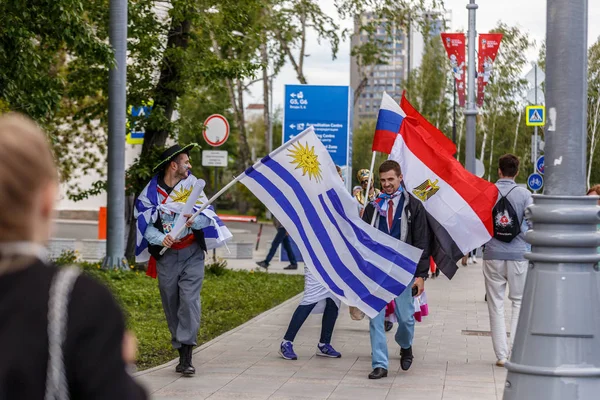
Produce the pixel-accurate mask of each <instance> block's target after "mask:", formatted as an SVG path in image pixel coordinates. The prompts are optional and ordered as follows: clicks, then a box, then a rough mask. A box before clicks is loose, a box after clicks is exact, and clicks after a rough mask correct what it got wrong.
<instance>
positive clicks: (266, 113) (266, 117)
mask: <svg viewBox="0 0 600 400" xmlns="http://www.w3.org/2000/svg"><path fill="white" fill-rule="evenodd" d="M264 40H265V42H264V43H263V44H262V45H261V46H260V53H261V58H262V63H263V71H262V75H263V105H264V108H263V122H264V124H265V150H266V151H265V154H268V153H269V150H270V145H269V144H270V140H271V134H272V133H271V112H270V111H271V108H270V104H269V93H270V85H269V54H268V52H267V43H266V38H265V39H264ZM252 162H254V160H252Z"/></svg>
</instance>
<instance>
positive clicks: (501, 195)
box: [498, 185, 518, 198]
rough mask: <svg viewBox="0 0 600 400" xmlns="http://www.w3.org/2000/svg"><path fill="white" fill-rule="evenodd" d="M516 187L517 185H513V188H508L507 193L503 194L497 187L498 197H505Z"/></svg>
mask: <svg viewBox="0 0 600 400" xmlns="http://www.w3.org/2000/svg"><path fill="white" fill-rule="evenodd" d="M516 188H518V186H517V185H515V186H513V188H512V189H510V190H509V191H508V193H506V194H505V195H503V194H502V192H501V191H500V188H498V193H500V197H501V198H505V197H507V196H508V195H509V194H510V192H512V191H513V190H515V189H516Z"/></svg>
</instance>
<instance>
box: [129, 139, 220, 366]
mask: <svg viewBox="0 0 600 400" xmlns="http://www.w3.org/2000/svg"><path fill="white" fill-rule="evenodd" d="M194 146H196V145H195V144H190V145H188V146H185V147H181V146H179V145H175V146H172V147H170V148H169V149H167V150H165V151H164V152H163V154H162V155H161V162H160V163H159V164H158V165H157V166H156V167H154V169H153V172H155V173H156V175H155V176H154V177H153V178H152V180H151V181H150V183H148V185H147V186H146V187H145V188H144V190H143V191H142V193H140V196H139V197H138V200H137V202H136V205H135V216H136V219H137V246H136V261H138V262H145V261H149V262H148V270H147V274H148V275H150V276H152V277H154V278H155V277H156V275H158V287H159V289H160V297H161V300H162V305H163V310H164V312H165V316H166V319H167V325H168V326H169V331H170V332H171V343H172V345H173V347H174V348H175V349H177V351H178V352H179V364H178V365H177V367H176V368H175V370H176V372H179V373H182V374H183V375H188V376H189V375H193V374H194V373H195V372H196V370H195V369H194V366H193V365H192V349H193V347H194V346H195V345H196V337H197V335H198V329H199V328H200V289H201V287H202V281H203V279H204V253H205V251H206V250H207V242H210V243H211V248H214V247H217V246H219V245H222V244H223V243H224V242H225V240H227V239H229V238H230V237H231V233H230V232H229V231H228V230H227V228H225V227H224V225H223V223H222V222H221V221H220V220H219V218H218V217H217V216H216V214H214V212H213V211H210V210H205V212H203V213H201V214H199V215H198V216H197V217H196V218H193V217H192V216H191V215H189V214H184V215H181V214H182V211H183V209H184V205H185V204H186V203H187V202H188V199H190V198H193V197H194V196H195V197H196V199H192V201H193V202H194V203H193V204H195V206H197V205H199V204H200V203H202V202H203V199H204V200H205V196H202V195H201V193H202V189H203V188H204V181H202V180H198V179H196V178H195V177H194V176H193V175H191V173H190V170H191V168H192V166H191V163H190V158H189V151H190V150H191V149H192V148H193V147H194ZM179 218H186V220H187V221H186V222H185V227H184V229H183V232H182V233H181V234H179V235H177V237H175V235H174V234H173V228H174V226H175V225H176V222H177V220H178V219H179ZM163 247H165V248H168V249H169V250H167V252H166V253H165V254H164V255H161V250H162V248H163ZM150 255H151V257H150ZM157 272H158V274H157Z"/></svg>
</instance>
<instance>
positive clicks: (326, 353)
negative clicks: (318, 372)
mask: <svg viewBox="0 0 600 400" xmlns="http://www.w3.org/2000/svg"><path fill="white" fill-rule="evenodd" d="M317 348H318V349H319V351H317V355H318V356H321V357H331V358H340V357H341V356H342V353H339V352H337V351H335V349H334V348H333V346H332V345H330V344H329V343H326V344H324V345H323V346H321V345H317Z"/></svg>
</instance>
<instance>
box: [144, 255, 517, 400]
mask: <svg viewBox="0 0 600 400" xmlns="http://www.w3.org/2000/svg"><path fill="white" fill-rule="evenodd" d="M426 291H427V295H428V300H429V307H430V315H429V317H426V318H425V319H424V320H423V322H421V323H417V327H416V334H415V342H414V347H413V348H414V353H415V361H414V363H413V366H412V368H411V369H410V370H409V371H408V372H404V371H402V370H400V356H399V347H398V345H397V344H396V343H395V342H394V338H393V333H394V332H395V328H394V330H392V331H391V332H388V344H389V349H390V370H389V377H388V378H384V379H381V380H378V381H373V380H369V379H367V375H368V374H369V372H370V371H371V356H370V353H371V349H370V342H369V331H368V322H367V320H366V319H365V320H363V321H360V322H357V321H352V320H351V319H350V317H349V315H348V308H347V307H346V306H343V307H342V309H341V311H340V316H339V318H338V322H337V325H336V329H335V332H334V335H333V345H334V347H335V348H336V349H337V350H338V351H340V352H341V353H342V354H343V356H342V358H341V359H326V358H322V357H317V356H315V350H316V343H317V341H318V338H319V332H320V315H313V316H310V317H309V319H308V320H307V322H306V324H305V325H304V326H303V328H302V330H301V331H300V333H299V335H298V337H297V338H296V341H295V342H294V348H295V350H296V352H297V353H298V357H299V359H298V360H297V361H286V360H283V359H281V358H280V357H279V355H278V354H277V351H278V349H279V343H280V341H281V338H282V336H283V334H284V332H285V329H286V328H287V324H288V322H289V320H290V317H291V315H292V313H293V311H294V309H295V307H296V305H297V304H298V302H299V300H300V296H298V297H296V298H294V299H292V300H290V301H288V302H286V303H284V304H282V305H280V306H279V307H276V308H274V309H272V310H269V311H267V312H266V313H264V314H262V315H260V316H258V317H257V318H255V319H253V320H251V321H249V322H248V323H246V324H245V325H242V326H241V327H238V328H237V329H234V330H233V331H230V332H228V333H226V334H224V335H222V336H220V337H218V338H216V339H214V340H213V341H211V342H209V343H206V344H205V345H203V346H201V347H200V348H198V349H197V351H196V353H195V355H194V365H195V367H196V371H197V372H196V375H195V376H194V377H192V378H183V377H181V375H180V374H176V373H175V372H174V367H175V364H176V362H175V361H173V362H171V363H169V364H167V365H163V366H160V367H157V368H154V369H152V370H148V371H142V372H140V373H138V374H137V379H138V380H139V381H140V382H142V383H143V384H144V385H145V386H146V387H147V388H148V390H149V391H150V392H151V393H152V398H153V399H157V400H167V399H211V400H216V399H273V400H275V399H278V400H283V399H368V400H376V399H410V400H419V399H444V400H451V399H477V400H488V399H501V398H502V393H503V387H504V380H505V377H506V371H505V370H504V369H502V368H498V367H496V366H494V363H495V361H496V359H495V357H494V353H493V351H492V343H491V338H490V337H489V336H482V335H485V333H484V332H485V331H488V332H489V320H488V312H487V306H486V303H485V302H484V287H483V276H482V273H481V260H480V259H479V262H478V264H476V265H472V264H470V265H469V266H468V267H466V268H465V267H461V268H460V270H459V271H458V273H457V275H456V276H455V278H454V279H453V280H452V281H451V282H450V281H448V280H447V279H446V278H445V277H442V276H440V277H439V278H438V279H429V280H428V281H427V282H426ZM506 308H507V310H510V307H506ZM507 317H508V316H507ZM465 330H470V331H473V332H471V335H468V334H466V332H464V331H465Z"/></svg>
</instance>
